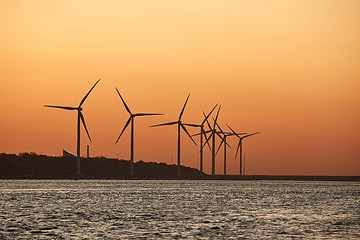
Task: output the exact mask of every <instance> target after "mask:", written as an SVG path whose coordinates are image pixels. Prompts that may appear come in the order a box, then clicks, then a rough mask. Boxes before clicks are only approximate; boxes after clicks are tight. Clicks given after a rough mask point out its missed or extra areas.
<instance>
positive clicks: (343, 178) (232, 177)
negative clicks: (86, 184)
mask: <svg viewBox="0 0 360 240" xmlns="http://www.w3.org/2000/svg"><path fill="white" fill-rule="evenodd" d="M0 180H164V181H166V180H180V181H181V180H194V181H199V180H200V181H201V180H205V181H212V180H218V181H303V182H310V181H312V182H324V181H332V182H360V176H292V175H288V176H285V175H284V176H281V175H279V176H276V175H248V176H236V175H228V176H221V175H216V176H210V175H206V176H198V177H196V176H184V177H176V176H174V177H171V176H133V177H131V176H119V177H103V176H101V177H100V176H67V177H65V176H61V177H49V176H46V177H45V176H22V177H20V176H14V177H10V176H7V177H4V178H3V177H1V176H0Z"/></svg>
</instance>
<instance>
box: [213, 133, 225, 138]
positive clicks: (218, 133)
mask: <svg viewBox="0 0 360 240" xmlns="http://www.w3.org/2000/svg"><path fill="white" fill-rule="evenodd" d="M215 133H216V135H218V137H219V138H221V139H224V138H223V136H221V135H220V133H219V132H215Z"/></svg>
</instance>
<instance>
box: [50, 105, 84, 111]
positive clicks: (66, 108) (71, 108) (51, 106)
mask: <svg viewBox="0 0 360 240" xmlns="http://www.w3.org/2000/svg"><path fill="white" fill-rule="evenodd" d="M44 107H49V108H60V109H65V110H77V108H76V107H66V106H54V105H44Z"/></svg>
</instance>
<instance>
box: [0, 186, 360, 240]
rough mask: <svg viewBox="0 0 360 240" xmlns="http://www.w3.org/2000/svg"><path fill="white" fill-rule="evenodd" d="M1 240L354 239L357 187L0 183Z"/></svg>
mask: <svg viewBox="0 0 360 240" xmlns="http://www.w3.org/2000/svg"><path fill="white" fill-rule="evenodd" d="M0 193H1V195H0V206H1V208H0V209H1V212H0V239H2V238H4V239H13V238H24V239H30V238H31V239H33V238H36V239H74V238H82V239H84V238H88V239H96V238H98V239H114V238H115V239H116V238H117V239H159V238H160V239H161V238H165V239H189V238H190V239H191V238H193V239H208V238H212V239H239V238H240V239H241V238H245V239H258V238H262V239H264V238H269V239H289V238H305V239H314V238H317V239H321V238H323V239H359V238H360V208H359V206H360V184H359V183H355V182H352V183H349V182H271V181H159V180H154V181H125V180H124V181H123V180H114V181H106V180H81V181H69V180H0Z"/></svg>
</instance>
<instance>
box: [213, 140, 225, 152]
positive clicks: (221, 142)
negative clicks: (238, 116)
mask: <svg viewBox="0 0 360 240" xmlns="http://www.w3.org/2000/svg"><path fill="white" fill-rule="evenodd" d="M223 143H224V140H222V141H221V143H220V145H219V147H218V149H217V150H216V153H215V155H217V154H218V152H219V150H220V148H221V146H222V145H223Z"/></svg>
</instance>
